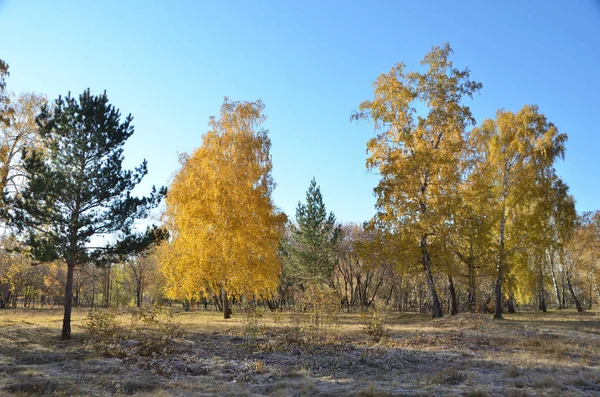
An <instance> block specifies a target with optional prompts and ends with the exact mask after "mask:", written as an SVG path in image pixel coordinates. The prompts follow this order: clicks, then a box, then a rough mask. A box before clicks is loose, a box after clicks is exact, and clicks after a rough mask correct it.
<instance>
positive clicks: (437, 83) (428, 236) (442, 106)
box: [353, 44, 481, 318]
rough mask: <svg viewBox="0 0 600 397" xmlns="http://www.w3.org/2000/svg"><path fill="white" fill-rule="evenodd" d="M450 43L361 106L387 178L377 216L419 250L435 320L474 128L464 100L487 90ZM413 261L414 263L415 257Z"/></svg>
mask: <svg viewBox="0 0 600 397" xmlns="http://www.w3.org/2000/svg"><path fill="white" fill-rule="evenodd" d="M451 53H452V49H451V48H450V46H449V45H448V44H445V45H443V46H441V47H433V48H432V50H431V51H430V52H429V53H428V54H427V55H426V56H425V58H424V59H423V61H422V62H421V64H422V65H423V66H426V67H428V70H427V71H426V72H424V73H418V72H406V71H405V66H404V64H402V63H399V64H397V65H396V66H394V67H393V68H392V69H391V70H390V72H388V73H384V74H382V75H380V76H379V77H378V79H377V80H376V81H375V83H374V84H373V86H374V99H373V100H370V101H365V102H363V103H361V104H360V106H359V111H358V112H357V113H356V114H355V115H354V116H353V117H354V118H355V119H363V118H364V119H368V120H371V121H372V122H373V123H374V126H375V131H376V137H374V138H373V139H371V140H370V141H369V142H368V144H367V150H368V153H369V156H368V159H367V168H369V169H376V170H378V171H379V174H380V175H381V180H380V182H379V185H378V186H377V187H376V188H375V193H376V195H377V207H378V217H379V218H380V219H382V220H383V221H385V222H389V223H391V224H393V225H394V229H395V230H397V231H398V233H400V234H403V235H404V236H405V237H406V236H408V239H409V240H411V241H412V245H413V246H414V248H415V249H416V250H417V251H418V253H417V255H416V257H415V258H413V260H414V261H418V262H420V265H421V267H422V269H423V272H424V273H425V276H426V278H427V285H428V288H429V293H430V296H431V299H432V315H433V317H434V318H437V317H442V316H443V312H442V307H441V303H440V300H439V298H438V293H437V290H436V284H435V280H434V265H435V266H439V265H441V266H442V267H445V264H437V265H436V264H434V263H433V261H432V245H438V246H441V245H443V244H439V243H440V241H439V240H440V239H444V238H445V236H447V235H448V233H449V229H450V228H451V226H452V216H453V214H454V212H455V207H456V204H457V202H458V200H459V197H458V195H457V194H456V192H457V190H458V186H459V184H460V179H461V175H462V170H461V168H462V166H461V164H462V161H461V156H462V153H463V150H464V144H465V137H464V135H465V129H466V127H467V126H469V125H472V124H474V123H475V120H474V119H473V116H472V115H471V111H470V109H469V107H468V106H466V105H465V104H464V103H463V98H464V97H471V96H472V95H473V93H475V92H477V91H478V90H479V89H480V88H481V84H480V83H477V82H473V81H471V80H470V79H469V70H468V69H464V70H459V69H457V68H455V67H454V66H453V64H452V62H451V61H450V58H449V57H450V55H451ZM409 260H410V259H409Z"/></svg>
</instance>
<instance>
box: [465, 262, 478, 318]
mask: <svg viewBox="0 0 600 397" xmlns="http://www.w3.org/2000/svg"><path fill="white" fill-rule="evenodd" d="M467 301H468V302H469V310H470V311H471V312H472V313H475V311H476V310H477V286H476V285H475V261H474V258H473V255H471V256H470V257H469V295H468V296H467Z"/></svg>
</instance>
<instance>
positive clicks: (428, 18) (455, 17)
mask: <svg viewBox="0 0 600 397" xmlns="http://www.w3.org/2000/svg"><path fill="white" fill-rule="evenodd" d="M443 42H450V44H451V46H452V47H453V49H454V51H455V54H454V62H455V64H456V65H457V66H459V67H465V66H468V67H469V68H470V69H471V70H472V77H473V78H474V79H476V80H479V81H481V82H482V83H483V90H482V91H481V94H480V95H478V96H476V97H475V100H474V101H473V102H472V109H473V111H474V114H475V116H476V118H477V120H478V121H481V120H483V118H485V117H493V116H494V113H495V111H496V109H498V108H505V109H508V110H513V111H516V110H518V109H519V108H520V107H521V106H522V105H524V104H538V105H539V106H540V109H541V111H542V112H543V113H545V114H546V115H547V117H548V118H549V120H551V121H553V122H554V123H555V124H556V125H557V126H558V127H559V129H560V130H561V131H562V132H565V133H567V134H568V135H569V142H568V146H567V148H568V150H567V157H566V161H565V162H562V163H560V164H559V165H558V169H559V173H560V175H561V176H562V177H563V178H564V179H565V180H566V181H567V183H568V184H569V185H570V186H571V193H572V194H573V195H574V196H575V198H576V200H577V208H578V210H579V211H584V210H595V209H598V208H600V160H599V157H600V131H599V129H600V128H599V120H598V116H599V115H600V96H599V95H600V3H599V2H597V1H594V0H573V1H497V2H492V1H459V2H450V1H389V2H383V1H364V2H352V1H339V2H329V1H296V2H292V1H259V0H256V1H239V2H238V1H225V2H224V1H210V2H208V1H200V0H197V1H187V2H184V1H172V2H166V1H93V2H92V1H70V2H66V1H43V0H39V1H17V0H0V59H4V60H5V61H7V62H8V64H9V65H10V70H11V77H10V79H9V81H8V84H9V86H8V87H9V89H11V90H13V91H15V92H22V91H37V92H41V93H45V94H46V95H47V96H48V97H49V98H51V99H52V98H55V97H56V96H58V95H59V94H66V93H67V92H68V91H71V92H73V93H75V94H79V93H80V92H82V91H83V90H84V89H85V88H87V87H90V88H91V89H92V91H93V92H96V93H100V92H102V91H103V90H104V89H106V90H107V92H108V95H109V99H110V100H111V102H112V103H113V104H114V105H115V106H117V107H118V108H120V109H121V111H122V113H124V114H127V113H131V114H133V116H134V125H135V127H136V133H135V134H134V136H133V137H132V138H131V139H130V141H129V142H128V143H127V146H126V149H125V156H126V161H127V163H128V164H129V165H130V166H132V165H134V164H136V163H139V162H140V161H141V160H142V159H143V158H146V159H147V160H148V162H149V175H148V176H147V180H146V182H145V187H148V186H149V185H151V184H156V185H165V184H168V183H169V180H170V179H171V177H172V175H173V174H174V172H176V170H177V169H178V162H177V158H178V155H177V153H182V152H190V151H192V150H193V149H194V148H195V147H197V146H198V145H199V144H200V137H201V135H202V134H203V133H204V132H206V130H207V128H208V127H207V123H208V119H209V116H211V115H217V114H218V112H219V107H220V105H221V103H222V100H223V97H224V96H229V97H230V98H232V99H234V100H255V99H258V98H261V99H262V100H263V101H264V102H265V104H266V113H267V116H268V122H267V125H266V127H267V128H268V129H269V130H270V135H271V139H272V144H273V146H272V154H273V164H274V171H273V174H274V177H275V180H276V182H277V184H278V187H277V189H276V190H275V194H274V198H275V202H276V203H277V204H278V205H279V206H280V207H282V208H283V209H284V210H285V211H286V213H288V214H289V215H293V214H294V210H295V207H296V204H297V203H298V200H303V199H304V195H305V191H306V189H307V187H308V184H309V182H310V180H311V179H312V178H313V176H314V177H316V179H317V182H318V183H319V184H320V185H321V190H322V192H323V195H324V198H325V203H326V205H327V208H328V209H329V210H333V211H334V212H335V213H336V215H337V217H338V219H340V220H342V221H363V220H367V219H369V218H370V217H371V216H372V214H373V213H374V209H373V204H374V202H375V200H374V197H373V194H372V189H373V187H374V186H375V185H376V183H377V177H376V176H374V175H368V174H367V173H366V170H365V165H364V164H365V157H366V154H365V142H366V141H367V139H368V138H369V137H370V136H371V135H372V129H371V127H370V126H369V125H368V124H366V123H362V124H356V123H351V122H350V115H351V113H352V111H353V110H355V109H356V108H357V106H358V104H359V103H360V102H361V101H363V100H365V99H369V98H371V96H372V86H371V83H372V81H373V80H375V79H376V77H377V76H378V75H379V74H380V73H382V72H386V71H388V70H389V69H390V68H391V67H392V65H393V64H395V63H396V62H399V61H402V62H405V63H406V64H407V66H408V67H409V68H412V69H414V68H418V67H419V65H418V63H419V61H420V60H421V58H422V57H423V55H424V54H425V53H426V52H427V51H428V50H429V49H430V48H431V46H433V45H438V44H441V43H443Z"/></svg>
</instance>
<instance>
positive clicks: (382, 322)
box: [363, 304, 387, 338]
mask: <svg viewBox="0 0 600 397" xmlns="http://www.w3.org/2000/svg"><path fill="white" fill-rule="evenodd" d="M386 323H387V310H386V307H385V306H384V305H378V304H376V305H375V309H374V310H373V312H372V314H371V316H370V318H369V321H368V322H367V324H366V325H365V327H364V328H363V331H364V332H365V333H366V334H367V335H369V336H374V337H377V338H381V337H383V336H385V335H387V327H386Z"/></svg>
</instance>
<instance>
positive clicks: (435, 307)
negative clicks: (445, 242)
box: [421, 237, 444, 318]
mask: <svg viewBox="0 0 600 397" xmlns="http://www.w3.org/2000/svg"><path fill="white" fill-rule="evenodd" d="M421 250H422V251H423V259H422V261H423V270H425V275H426V276H427V286H428V287H429V293H430V294H431V301H432V302H431V303H432V305H431V315H432V317H433V318H441V317H444V312H443V311H442V305H441V304H440V299H439V297H438V294H437V291H436V289H435V281H434V279H433V274H432V273H431V257H430V256H429V251H428V247H427V237H422V238H421Z"/></svg>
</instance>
